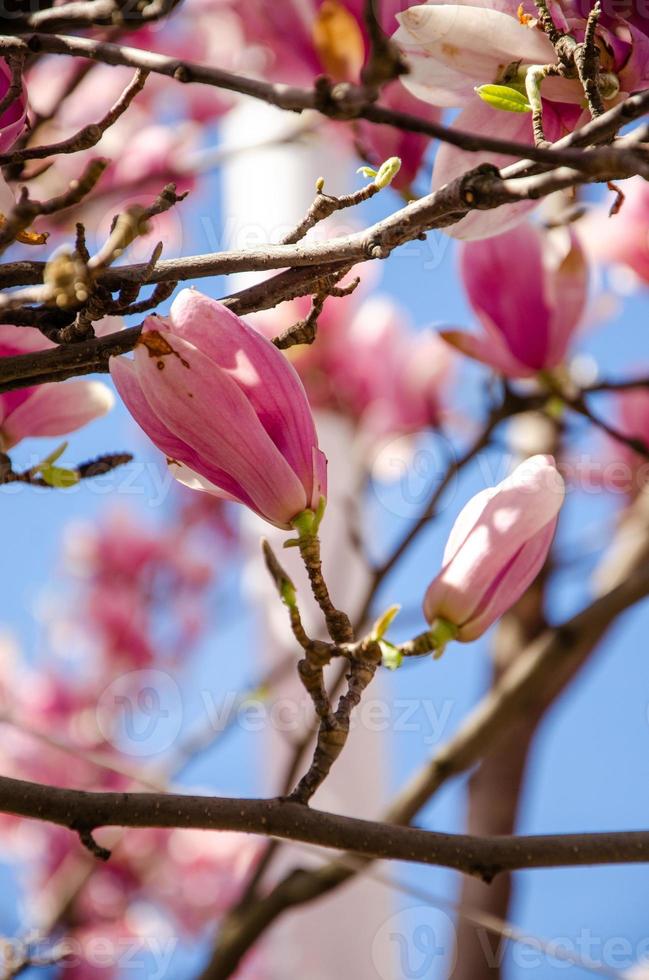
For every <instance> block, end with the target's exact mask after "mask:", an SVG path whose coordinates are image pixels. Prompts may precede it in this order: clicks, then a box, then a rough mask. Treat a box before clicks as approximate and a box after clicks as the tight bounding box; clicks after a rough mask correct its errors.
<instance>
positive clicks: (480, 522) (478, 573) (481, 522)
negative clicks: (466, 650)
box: [424, 456, 565, 643]
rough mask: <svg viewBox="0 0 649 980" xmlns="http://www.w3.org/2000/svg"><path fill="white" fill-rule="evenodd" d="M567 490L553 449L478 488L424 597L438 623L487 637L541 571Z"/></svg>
mask: <svg viewBox="0 0 649 980" xmlns="http://www.w3.org/2000/svg"><path fill="white" fill-rule="evenodd" d="M564 494H565V487H564V483H563V479H562V478H561V476H560V474H559V471H558V470H557V468H556V466H555V464H554V459H553V458H552V456H532V457H531V458H530V459H528V460H526V461H525V462H524V463H521V465H520V466H517V467H516V469H515V470H514V472H513V473H512V474H511V475H510V476H508V477H507V479H505V480H503V481H502V483H499V484H498V486H496V487H489V488H488V489H487V490H483V491H481V492H480V493H478V494H476V496H475V497H473V498H472V499H471V500H470V501H469V503H468V504H467V505H466V507H465V508H464V509H463V510H462V511H461V513H460V516H459V517H458V519H457V520H456V522H455V524H454V525H453V529H452V531H451V533H450V536H449V539H448V543H447V545H446V550H445V552H444V565H443V568H442V570H441V572H440V573H439V575H438V576H437V577H436V578H434V579H433V581H432V582H431V584H430V585H429V586H428V590H427V592H426V595H425V597H424V615H425V617H426V619H427V621H428V622H429V623H430V624H431V626H432V625H433V624H434V623H435V621H436V620H437V621H439V620H442V621H443V622H444V624H451V625H452V626H453V627H455V629H457V634H455V635H456V638H457V639H458V640H460V641H462V642H465V643H466V642H468V641H469V640H475V639H477V638H478V637H479V636H482V634H483V633H484V632H485V630H487V629H488V628H489V627H490V626H491V625H492V623H494V622H495V621H496V620H497V619H498V618H499V617H500V616H502V615H503V613H504V612H506V611H507V610H508V609H509V608H510V606H512V605H513V604H514V603H515V602H516V601H517V600H518V599H519V598H520V597H521V596H522V594H523V593H524V592H525V590H526V589H527V587H528V586H529V585H530V584H531V583H532V582H533V581H534V579H535V578H536V576H537V575H538V573H539V571H540V570H541V567H542V566H543V563H544V561H545V558H546V556H547V553H548V550H549V548H550V544H551V542H552V538H553V536H554V531H555V528H556V525H557V520H558V513H559V509H560V508H561V505H562V503H563V499H564ZM453 632H454V631H453Z"/></svg>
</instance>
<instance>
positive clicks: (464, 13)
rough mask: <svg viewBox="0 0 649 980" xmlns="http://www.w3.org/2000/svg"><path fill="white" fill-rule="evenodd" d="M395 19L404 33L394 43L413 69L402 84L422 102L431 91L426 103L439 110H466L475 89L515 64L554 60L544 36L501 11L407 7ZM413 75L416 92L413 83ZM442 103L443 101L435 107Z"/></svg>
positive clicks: (422, 6) (475, 8) (473, 8)
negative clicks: (440, 107) (442, 107)
mask: <svg viewBox="0 0 649 980" xmlns="http://www.w3.org/2000/svg"><path fill="white" fill-rule="evenodd" d="M397 19H398V21H399V24H400V30H399V31H397V33H396V34H395V35H394V40H395V41H396V43H397V44H398V45H399V46H400V47H401V48H402V50H403V51H404V53H405V55H406V59H407V60H408V61H409V64H410V68H411V73H410V74H408V75H405V76H403V81H404V84H405V85H406V87H409V88H410V91H412V92H413V95H417V96H418V97H419V98H421V97H422V95H421V90H422V88H426V87H427V88H429V90H430V93H431V94H430V95H429V96H428V97H427V98H426V101H428V102H433V103H434V104H438V105H447V106H457V105H463V104H465V102H466V101H467V100H468V99H470V98H471V95H472V90H473V87H474V86H476V85H482V84H484V83H488V82H496V81H497V80H498V78H499V75H500V73H501V72H502V69H503V68H504V67H505V66H506V65H508V64H510V63H511V62H514V61H524V62H528V63H531V64H537V63H540V64H545V63H547V62H548V61H551V60H552V58H553V57H554V52H553V48H552V45H551V44H550V42H549V41H548V39H547V37H546V36H545V35H544V34H542V33H541V32H540V31H536V30H530V29H529V28H528V27H525V26H524V25H523V24H521V23H520V21H519V20H518V18H515V17H510V16H509V15H508V14H505V13H501V12H500V11H499V10H493V9H490V8H485V7H482V8H479V7H469V6H464V5H460V4H445V5H444V6H437V5H433V4H423V5H420V6H414V7H409V8H408V9H407V10H404V11H403V12H402V13H401V14H399V15H398V16H397ZM417 47H418V48H419V52H417V50H416V48H417ZM426 60H427V61H428V65H426V63H425V62H426ZM413 75H414V79H415V84H416V86H417V90H415V89H414V88H412V87H411V85H410V82H409V79H410V78H411V77H412V76H413ZM440 97H441V98H445V101H442V102H438V101H436V100H437V99H439V98H440ZM458 97H460V100H459V101H458ZM453 99H454V101H453Z"/></svg>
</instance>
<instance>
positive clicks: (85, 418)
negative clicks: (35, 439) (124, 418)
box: [2, 381, 115, 448]
mask: <svg viewBox="0 0 649 980" xmlns="http://www.w3.org/2000/svg"><path fill="white" fill-rule="evenodd" d="M114 402H115V399H114V396H113V393H112V392H111V390H110V388H107V387H106V385H104V384H102V383H101V382H100V381H68V382H66V383H65V384H60V383H52V384H44V385H40V386H39V387H38V388H34V389H33V391H32V393H31V394H30V396H29V398H27V399H25V401H24V402H23V403H22V404H21V405H19V406H18V408H16V410H15V411H13V412H11V413H10V414H9V415H8V416H7V418H6V419H5V421H4V424H3V427H2V431H3V436H4V439H5V444H6V447H7V448H10V447H11V446H15V445H16V443H17V442H20V440H21V439H27V438H29V437H31V436H63V435H66V433H68V432H74V431H75V430H76V429H80V428H81V427H82V426H84V425H87V424H88V422H92V421H93V419H97V418H100V417H101V416H102V415H105V414H106V412H108V411H109V410H110V409H111V408H112V407H113V404H114Z"/></svg>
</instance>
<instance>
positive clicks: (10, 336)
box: [0, 208, 56, 357]
mask: <svg viewBox="0 0 649 980" xmlns="http://www.w3.org/2000/svg"><path fill="white" fill-rule="evenodd" d="M1 210H2V209H1V208H0V211H1ZM53 347H56V344H54V343H52V341H51V340H48V339H47V337H44V336H43V334H42V333H41V332H40V330H38V329H37V328H36V327H14V326H12V324H9V323H3V324H0V350H1V351H2V356H3V357H6V356H7V354H6V353H5V351H7V352H8V351H11V352H12V354H32V353H33V352H34V351H37V350H51V348H53Z"/></svg>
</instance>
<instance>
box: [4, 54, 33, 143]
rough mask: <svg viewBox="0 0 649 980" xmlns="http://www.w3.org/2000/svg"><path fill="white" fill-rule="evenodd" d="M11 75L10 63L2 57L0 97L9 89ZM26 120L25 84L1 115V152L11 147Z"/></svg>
mask: <svg viewBox="0 0 649 980" xmlns="http://www.w3.org/2000/svg"><path fill="white" fill-rule="evenodd" d="M11 77H12V74H11V69H10V68H9V65H8V64H7V62H6V61H5V60H4V58H0V98H2V97H4V95H5V94H6V93H7V91H8V90H9V85H10V82H11ZM26 122H27V94H26V92H25V87H24V85H23V88H22V91H21V94H20V96H19V97H18V98H17V99H15V100H14V101H13V102H12V103H11V105H9V106H8V107H7V108H6V109H5V111H4V112H3V113H2V116H0V153H6V152H7V150H9V149H11V147H12V146H13V144H14V143H15V142H16V140H17V139H18V137H19V136H20V134H21V133H22V131H23V130H24V128H25V125H26Z"/></svg>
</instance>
